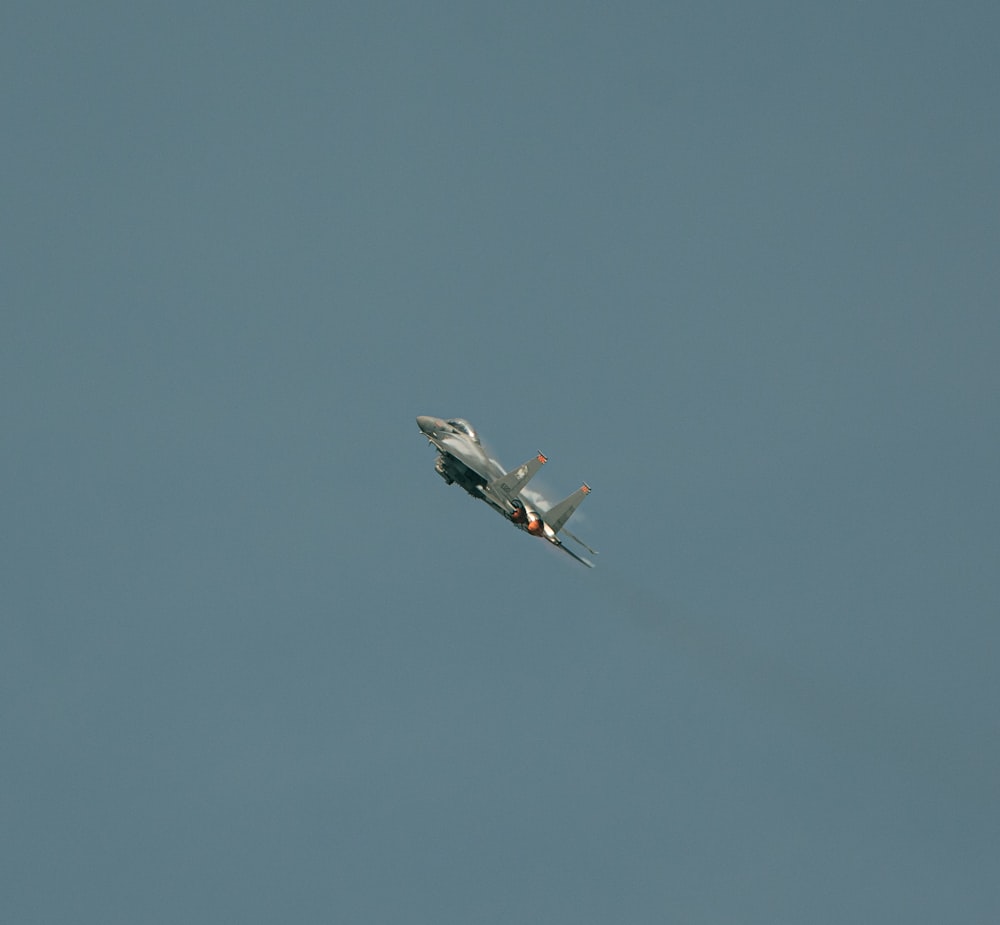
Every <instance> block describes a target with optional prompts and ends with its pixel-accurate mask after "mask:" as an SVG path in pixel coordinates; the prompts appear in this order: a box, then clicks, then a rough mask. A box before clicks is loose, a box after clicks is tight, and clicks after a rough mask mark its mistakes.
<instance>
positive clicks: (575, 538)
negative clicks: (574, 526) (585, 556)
mask: <svg viewBox="0 0 1000 925" xmlns="http://www.w3.org/2000/svg"><path fill="white" fill-rule="evenodd" d="M563 536H567V537H569V538H570V539H571V540H572V541H573V542H574V543H577V544H578V545H580V546H582V547H583V548H584V549H586V550H587V552H589V553H590V554H591V555H592V556H596V555H597V550H596V549H591V548H590V547H589V546H588V545H587V544H586V543H585V542H584V541H583V540H581V539H580V537H578V536H575V535H574V534H572V533H570V532H569V530H563Z"/></svg>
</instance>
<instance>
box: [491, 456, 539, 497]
mask: <svg viewBox="0 0 1000 925" xmlns="http://www.w3.org/2000/svg"><path fill="white" fill-rule="evenodd" d="M547 462H548V460H547V459H546V458H545V457H544V456H543V455H542V454H541V453H539V454H538V455H537V456H533V457H532V458H531V459H529V460H528V461H527V462H526V463H524V464H522V465H520V466H518V467H517V468H516V469H512V470H511V471H510V472H506V473H504V474H503V475H501V476H498V477H497V478H495V479H494V480H493V481H492V482H490V484H489V485H487V486H486V493H487V494H488V495H492V496H493V497H494V498H498V499H500V500H501V501H504V502H507V503H510V502H511V501H513V500H514V499H515V498H516V497H517V494H518V492H519V491H520V490H521V489H522V488H524V486H525V485H527V484H528V482H530V481H531V479H532V477H533V476H534V474H535V473H536V472H537V471H538V470H539V469H541V468H542V466H544V465H545V463H547Z"/></svg>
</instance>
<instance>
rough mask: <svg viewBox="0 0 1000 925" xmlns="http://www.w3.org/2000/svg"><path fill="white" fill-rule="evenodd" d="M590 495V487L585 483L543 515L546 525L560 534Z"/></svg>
mask: <svg viewBox="0 0 1000 925" xmlns="http://www.w3.org/2000/svg"><path fill="white" fill-rule="evenodd" d="M589 494H590V486H589V485H588V484H587V483H586V482H584V484H583V485H581V486H580V487H579V488H578V489H577V490H576V491H574V492H573V494H571V495H570V496H569V497H568V498H563V500H562V501H560V502H559V503H558V504H555V505H553V506H552V507H551V508H550V509H549V510H548V511H546V512H545V513H544V514H542V517H543V518H544V520H545V523H547V524H548V525H549V526H550V527H551V528H552V532H553V533H558V532H559V531H560V530H562V528H563V527H564V526H566V521H567V520H569V519H570V517H572V516H573V511H575V510H576V509H577V508H578V507H579V506H580V503H581V502H582V501H583V499H584V498H586V497H587V495H589Z"/></svg>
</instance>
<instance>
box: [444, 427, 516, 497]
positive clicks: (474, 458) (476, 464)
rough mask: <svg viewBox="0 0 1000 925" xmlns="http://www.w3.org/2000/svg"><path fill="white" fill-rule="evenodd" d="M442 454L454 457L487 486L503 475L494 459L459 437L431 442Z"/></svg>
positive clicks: (502, 469)
mask: <svg viewBox="0 0 1000 925" xmlns="http://www.w3.org/2000/svg"><path fill="white" fill-rule="evenodd" d="M431 443H433V444H434V445H435V446H436V447H437V448H438V449H439V450H441V452H442V453H447V454H448V455H449V456H454V457H455V459H457V460H458V461H459V462H460V463H463V464H464V465H465V466H467V467H468V468H470V469H472V470H473V471H474V472H477V473H479V475H481V476H482V477H483V484H484V485H487V484H489V483H490V482H492V481H494V480H495V479H498V478H500V477H501V476H503V475H505V472H504V468H503V466H501V465H500V463H498V462H497V461H496V460H495V459H490V457H489V456H487V455H486V454H485V453H484V452H483V451H482V450H481V449H479V448H478V447H477V446H475V445H473V444H471V443H469V441H468V440H462V439H461V438H459V437H451V436H443V437H441V438H439V439H438V440H431Z"/></svg>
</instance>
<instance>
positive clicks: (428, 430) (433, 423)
mask: <svg viewBox="0 0 1000 925" xmlns="http://www.w3.org/2000/svg"><path fill="white" fill-rule="evenodd" d="M437 424H438V420H437V418H432V417H428V416H427V415H426V414H418V415H417V427H419V428H420V429H421V430H422V431H423V432H424V433H425V434H428V435H430V434H432V433H434V431H435V430H437Z"/></svg>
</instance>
